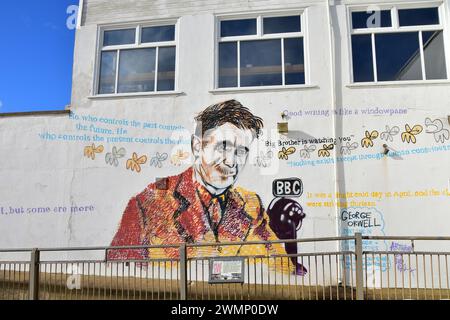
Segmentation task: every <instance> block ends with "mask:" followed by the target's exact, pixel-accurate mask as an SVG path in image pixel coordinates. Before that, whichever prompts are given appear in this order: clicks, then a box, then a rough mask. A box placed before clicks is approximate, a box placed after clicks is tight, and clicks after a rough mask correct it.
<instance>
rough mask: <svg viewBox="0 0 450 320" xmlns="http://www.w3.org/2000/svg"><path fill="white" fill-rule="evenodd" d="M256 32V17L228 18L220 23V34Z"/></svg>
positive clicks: (248, 33) (241, 34) (238, 34)
mask: <svg viewBox="0 0 450 320" xmlns="http://www.w3.org/2000/svg"><path fill="white" fill-rule="evenodd" d="M255 34H256V19H244V20H230V21H222V22H221V23H220V36H221V37H232V36H246V35H255Z"/></svg>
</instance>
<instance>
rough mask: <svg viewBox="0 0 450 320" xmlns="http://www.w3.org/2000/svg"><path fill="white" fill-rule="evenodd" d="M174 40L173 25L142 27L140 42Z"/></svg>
mask: <svg viewBox="0 0 450 320" xmlns="http://www.w3.org/2000/svg"><path fill="white" fill-rule="evenodd" d="M174 40H175V26H160V27H149V28H142V37H141V42H142V43H148V42H159V41H174Z"/></svg>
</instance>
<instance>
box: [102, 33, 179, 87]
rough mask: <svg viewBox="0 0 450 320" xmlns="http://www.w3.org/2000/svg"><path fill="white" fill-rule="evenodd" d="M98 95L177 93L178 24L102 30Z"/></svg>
mask: <svg viewBox="0 0 450 320" xmlns="http://www.w3.org/2000/svg"><path fill="white" fill-rule="evenodd" d="M101 34H102V47H101V53H100V62H99V65H100V70H99V78H98V88H97V93H98V94H116V93H137V92H161V91H174V90H175V62H176V45H175V43H176V42H175V25H164V26H144V25H139V26H136V27H133V28H123V29H114V30H108V29H106V30H103V31H102V33H101Z"/></svg>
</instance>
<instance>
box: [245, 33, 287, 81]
mask: <svg viewBox="0 0 450 320" xmlns="http://www.w3.org/2000/svg"><path fill="white" fill-rule="evenodd" d="M281 73H282V68H281V40H262V41H243V42H241V87H252V86H271V85H281V84H282V74H281Z"/></svg>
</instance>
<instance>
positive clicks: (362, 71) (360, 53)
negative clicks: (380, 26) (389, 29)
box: [352, 34, 375, 82]
mask: <svg viewBox="0 0 450 320" xmlns="http://www.w3.org/2000/svg"><path fill="white" fill-rule="evenodd" d="M352 57H353V81H354V82H372V81H375V79H374V76H373V55H372V37H371V35H370V34H364V35H353V36H352Z"/></svg>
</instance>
